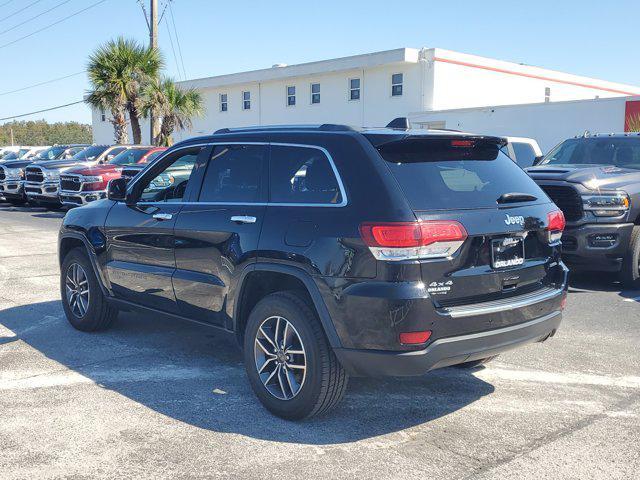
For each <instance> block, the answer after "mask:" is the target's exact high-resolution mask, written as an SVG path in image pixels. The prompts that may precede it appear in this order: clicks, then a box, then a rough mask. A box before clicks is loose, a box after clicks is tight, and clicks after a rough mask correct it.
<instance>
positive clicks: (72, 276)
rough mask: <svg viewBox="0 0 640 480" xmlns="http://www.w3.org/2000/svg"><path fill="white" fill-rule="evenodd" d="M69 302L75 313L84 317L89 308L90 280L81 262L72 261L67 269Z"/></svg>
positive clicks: (66, 286)
mask: <svg viewBox="0 0 640 480" xmlns="http://www.w3.org/2000/svg"><path fill="white" fill-rule="evenodd" d="M65 290H66V293H67V304H68V305H69V308H70V309H71V311H72V312H73V314H74V315H75V316H76V317H78V318H82V317H84V316H85V315H86V313H87V310H88V309H89V280H88V278H87V274H86V272H85V271H84V268H82V266H81V265H80V264H79V263H72V264H71V265H69V268H68V269H67V277H66V279H65Z"/></svg>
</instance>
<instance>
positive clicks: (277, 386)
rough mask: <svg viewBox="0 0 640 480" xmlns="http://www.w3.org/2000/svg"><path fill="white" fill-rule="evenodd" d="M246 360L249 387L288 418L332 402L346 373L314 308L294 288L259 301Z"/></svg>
mask: <svg viewBox="0 0 640 480" xmlns="http://www.w3.org/2000/svg"><path fill="white" fill-rule="evenodd" d="M244 363H245V368H246V370H247V375H248V377H249V382H250V384H251V388H252V389H253V391H254V392H255V394H256V395H257V397H258V399H259V400H260V402H262V404H263V405H264V406H265V407H266V408H267V410H269V411H270V412H271V413H273V414H275V415H277V416H279V417H282V418H285V419H289V420H300V419H303V418H309V417H313V416H315V415H319V414H323V413H326V412H328V411H329V410H331V409H332V408H333V407H335V406H336V405H337V404H338V403H339V402H340V400H341V399H342V397H343V396H344V393H345V391H346V388H347V383H348V375H347V373H346V372H345V370H344V368H343V367H342V365H340V362H339V361H338V359H337V358H336V356H335V354H334V353H333V350H332V349H331V346H330V345H329V342H328V341H327V338H326V336H325V334H324V330H323V329H322V325H321V324H320V321H319V320H318V318H317V316H316V314H315V312H314V310H313V309H312V307H310V306H309V305H308V304H307V302H305V300H303V298H302V296H301V295H299V294H297V293H295V292H278V293H273V294H271V295H268V296H266V297H265V298H263V299H262V300H260V301H259V302H258V304H257V305H256V306H255V308H254V309H253V311H252V312H251V314H250V315H249V319H248V321H247V326H246V329H245V335H244Z"/></svg>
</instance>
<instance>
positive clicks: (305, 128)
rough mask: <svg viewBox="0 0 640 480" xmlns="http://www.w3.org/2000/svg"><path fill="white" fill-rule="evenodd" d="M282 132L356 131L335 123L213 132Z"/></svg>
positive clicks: (266, 126) (241, 128) (217, 132)
mask: <svg viewBox="0 0 640 480" xmlns="http://www.w3.org/2000/svg"><path fill="white" fill-rule="evenodd" d="M281 130H302V131H308V130H320V131H324V132H352V131H355V130H354V129H353V128H352V127H350V126H348V125H339V124H334V123H323V124H322V125H256V126H251V127H234V128H220V129H218V130H216V131H215V132H213V134H214V135H220V134H225V133H242V132H262V131H281Z"/></svg>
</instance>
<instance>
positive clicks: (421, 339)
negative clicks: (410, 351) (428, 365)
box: [400, 330, 431, 345]
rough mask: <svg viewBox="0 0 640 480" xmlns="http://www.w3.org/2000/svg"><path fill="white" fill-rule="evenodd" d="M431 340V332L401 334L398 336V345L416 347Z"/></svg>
mask: <svg viewBox="0 0 640 480" xmlns="http://www.w3.org/2000/svg"><path fill="white" fill-rule="evenodd" d="M429 338H431V330H424V331H422V332H402V333H401V334H400V343H402V344H403V345H418V344H420V343H426V341H427V340H429Z"/></svg>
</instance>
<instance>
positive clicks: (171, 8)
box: [169, 0, 187, 80]
mask: <svg viewBox="0 0 640 480" xmlns="http://www.w3.org/2000/svg"><path fill="white" fill-rule="evenodd" d="M171 1H172V0H169V15H171V23H173V33H174V34H175V36H176V44H177V45H178V53H179V54H180V63H181V64H182V72H183V73H184V76H183V78H184V79H185V80H186V79H187V71H186V70H185V68H184V58H183V57H182V48H181V47H180V39H179V38H178V29H177V28H176V20H175V17H174V16H173V7H171Z"/></svg>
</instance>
